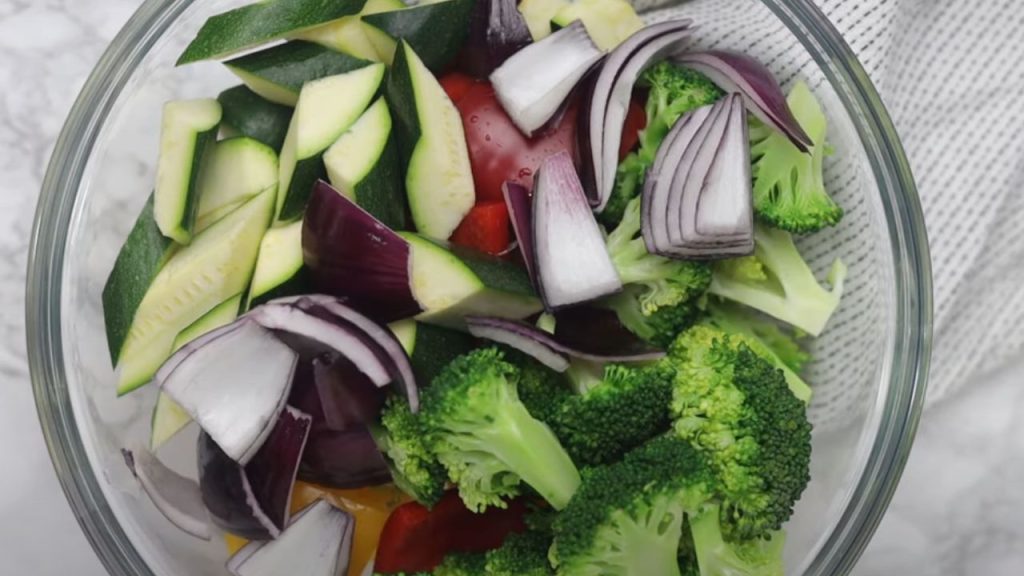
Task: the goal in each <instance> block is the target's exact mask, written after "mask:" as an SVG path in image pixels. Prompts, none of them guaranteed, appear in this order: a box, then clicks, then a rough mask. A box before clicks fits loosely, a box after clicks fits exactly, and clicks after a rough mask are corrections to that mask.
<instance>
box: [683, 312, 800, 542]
mask: <svg viewBox="0 0 1024 576" xmlns="http://www.w3.org/2000/svg"><path fill="white" fill-rule="evenodd" d="M669 354H670V356H669V357H668V359H667V362H670V363H672V364H673V365H674V366H675V368H676V379H675V388H674V392H673V400H672V411H673V413H674V415H675V418H676V420H675V426H674V428H675V432H676V434H677V435H678V436H679V437H680V438H682V439H684V440H687V441H689V442H690V443H691V444H692V445H693V446H695V447H696V448H698V449H699V450H700V451H701V452H703V453H704V454H706V455H707V457H708V460H709V462H710V463H711V467H712V468H713V469H714V471H715V473H716V475H717V479H718V488H719V493H720V497H721V500H722V514H721V516H722V518H721V520H722V523H723V530H725V533H726V535H727V536H728V537H730V538H734V539H746V538H757V537H764V536H767V535H769V534H770V533H771V532H773V531H775V530H778V529H779V528H780V527H781V526H782V523H783V522H785V521H786V520H787V519H789V517H790V515H792V513H793V505H794V504H795V503H796V501H797V500H798V499H799V497H800V494H801V493H802V492H803V490H804V488H805V487H806V486H807V482H808V481H809V480H810V474H809V467H810V459H811V425H810V423H809V422H808V421H807V415H806V406H805V404H804V403H803V402H802V401H801V400H799V399H798V398H796V397H795V396H794V395H793V394H791V393H790V391H789V388H788V385H787V383H786V378H785V376H784V375H783V373H782V372H781V371H780V370H778V369H777V368H775V367H774V366H772V365H771V363H769V362H768V361H766V360H764V359H763V358H761V357H760V356H758V355H757V354H755V353H754V352H753V351H751V349H750V348H749V347H748V346H747V345H746V344H744V343H743V341H742V340H741V339H738V338H734V337H732V336H730V335H729V334H727V333H725V332H723V331H721V330H718V329H716V328H713V327H711V326H708V325H700V326H696V327H694V328H691V329H690V330H688V331H687V332H686V333H684V334H682V335H681V336H680V337H679V338H678V339H677V340H676V342H674V343H673V345H672V348H671V350H670V352H669Z"/></svg>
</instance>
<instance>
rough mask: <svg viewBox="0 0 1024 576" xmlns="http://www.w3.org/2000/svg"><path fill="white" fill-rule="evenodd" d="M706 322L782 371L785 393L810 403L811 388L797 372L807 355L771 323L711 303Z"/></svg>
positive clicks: (720, 304)
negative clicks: (786, 388)
mask: <svg viewBox="0 0 1024 576" xmlns="http://www.w3.org/2000/svg"><path fill="white" fill-rule="evenodd" d="M707 310H708V315H707V318H706V321H707V322H708V323H709V324H711V325H712V326H715V327H716V328H718V329H720V330H722V331H724V332H727V333H729V334H730V335H731V336H732V337H734V338H738V339H739V340H741V341H742V342H743V343H744V344H746V345H747V346H749V347H750V349H751V350H753V351H754V353H755V354H757V355H758V356H760V357H761V358H764V359H765V360H767V361H769V362H771V363H772V365H773V366H775V367H776V368H778V369H779V370H782V373H783V374H784V375H785V376H786V383H787V384H789V390H790V391H791V392H792V393H793V395H795V396H796V397H797V398H799V399H801V400H803V401H804V402H810V400H811V395H812V391H811V387H810V386H808V385H807V382H805V381H804V379H803V378H801V377H800V374H799V372H800V370H801V369H802V368H803V366H804V364H806V363H807V362H808V361H809V360H810V358H811V357H810V355H809V354H808V353H807V352H806V351H805V350H804V349H803V348H801V347H800V344H798V343H797V342H796V340H794V339H793V337H791V336H790V335H789V334H787V333H786V332H784V331H783V330H782V328H781V327H780V326H779V325H778V324H776V323H775V322H773V321H772V320H770V319H768V318H764V317H759V316H756V315H755V314H756V313H753V312H751V311H744V310H742V309H740V308H739V307H738V306H734V305H730V304H726V303H718V302H712V303H709V304H708V306H707Z"/></svg>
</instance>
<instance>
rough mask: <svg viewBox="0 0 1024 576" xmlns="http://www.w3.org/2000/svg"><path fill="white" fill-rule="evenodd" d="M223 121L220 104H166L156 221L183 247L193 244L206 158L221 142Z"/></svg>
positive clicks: (161, 142)
mask: <svg viewBox="0 0 1024 576" xmlns="http://www.w3.org/2000/svg"><path fill="white" fill-rule="evenodd" d="M220 118H221V107H220V103H219V102H217V101H216V100H213V99H201V100H174V101H172V102H168V103H167V104H164V115H163V121H162V123H161V127H160V159H159V161H158V162H157V167H156V194H155V201H154V205H153V217H154V218H155V219H156V224H157V226H159V227H160V231H161V232H163V234H164V236H167V237H168V238H170V239H172V240H174V241H175V242H177V243H179V244H188V243H189V242H191V241H192V233H193V231H194V229H195V223H196V211H197V209H198V206H199V202H198V199H199V187H198V183H199V176H200V173H201V172H202V167H203V158H204V156H205V154H206V150H207V148H209V147H210V145H212V144H213V143H214V142H216V141H217V126H218V125H219V124H220Z"/></svg>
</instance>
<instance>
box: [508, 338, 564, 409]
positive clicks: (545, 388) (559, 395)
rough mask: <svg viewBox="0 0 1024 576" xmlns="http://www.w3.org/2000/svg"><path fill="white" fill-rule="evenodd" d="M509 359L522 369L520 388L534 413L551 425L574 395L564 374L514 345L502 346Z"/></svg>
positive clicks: (518, 389)
mask: <svg viewBox="0 0 1024 576" xmlns="http://www.w3.org/2000/svg"><path fill="white" fill-rule="evenodd" d="M502 350H503V351H504V353H505V358H506V360H507V361H508V362H510V363H511V364H514V365H515V366H516V367H518V368H519V382H518V384H517V385H516V391H517V392H518V394H519V400H520V401H521V402H522V403H523V405H524V406H526V410H527V411H528V412H529V413H530V415H531V416H533V417H534V418H536V419H537V420H540V421H541V422H544V423H545V424H548V425H549V426H550V425H551V422H553V421H554V419H555V417H556V415H557V414H558V412H559V410H560V409H561V407H562V404H563V403H565V401H566V400H568V399H569V398H571V397H572V396H573V393H572V390H570V389H569V386H567V385H566V383H565V379H564V378H563V377H562V375H561V374H559V373H557V372H555V371H554V370H551V369H550V368H548V367H547V366H544V365H543V364H541V363H540V362H538V361H537V360H535V359H534V358H532V357H530V356H527V355H526V354H524V353H522V352H520V351H518V350H513V349H510V348H502Z"/></svg>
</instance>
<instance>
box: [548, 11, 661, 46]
mask: <svg viewBox="0 0 1024 576" xmlns="http://www.w3.org/2000/svg"><path fill="white" fill-rule="evenodd" d="M576 20H580V21H582V22H583V25H584V26H585V27H586V28H587V32H588V33H589V34H590V38H591V39H592V40H593V41H594V44H597V47H598V48H600V49H601V50H605V51H608V50H612V49H613V48H615V47H616V46H618V45H619V44H621V43H622V41H623V40H625V39H626V38H629V37H630V36H632V35H633V34H635V33H636V32H637V31H638V30H640V29H641V28H643V27H644V21H643V20H641V19H640V16H639V15H637V13H636V10H635V9H634V8H633V4H631V3H630V2H627V1H626V0H573V1H572V2H570V3H567V4H566V5H565V6H562V7H561V8H559V10H558V12H556V13H555V15H554V16H552V17H551V23H552V24H554V25H556V26H558V27H559V28H565V27H566V26H568V25H569V24H572V23H573V22H575V21H576Z"/></svg>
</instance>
